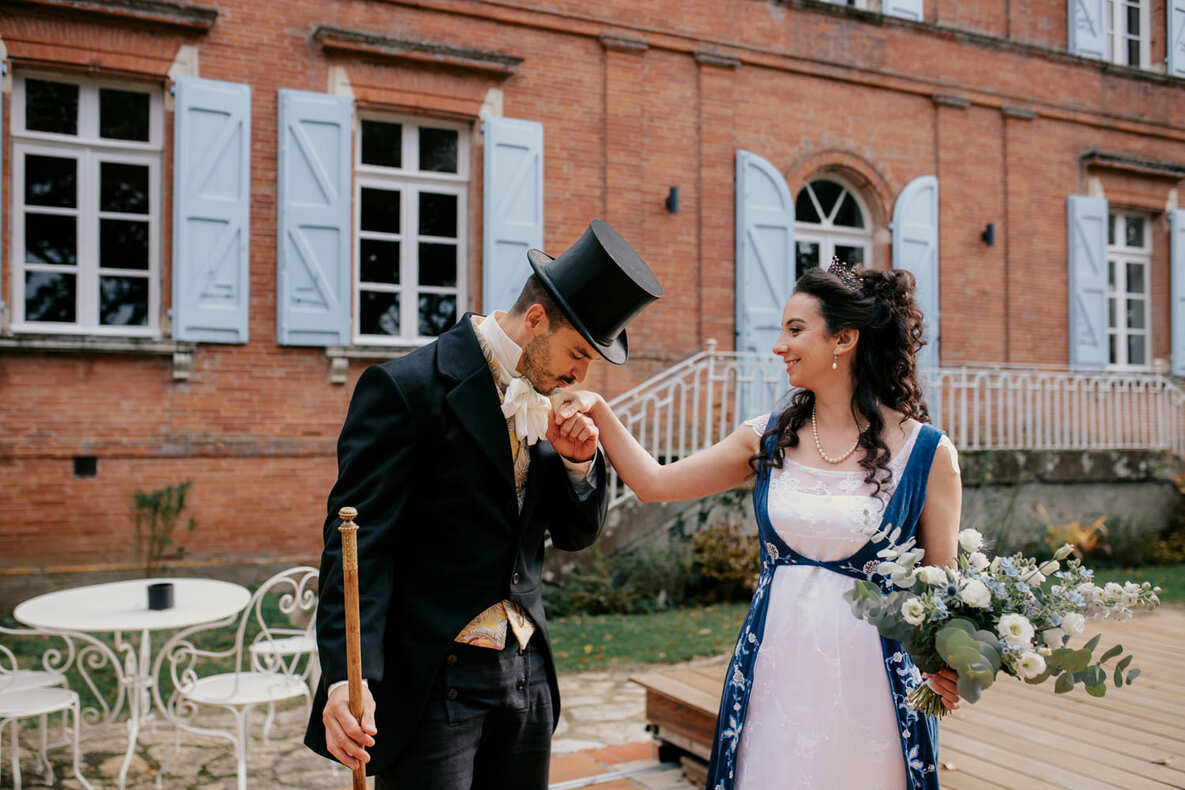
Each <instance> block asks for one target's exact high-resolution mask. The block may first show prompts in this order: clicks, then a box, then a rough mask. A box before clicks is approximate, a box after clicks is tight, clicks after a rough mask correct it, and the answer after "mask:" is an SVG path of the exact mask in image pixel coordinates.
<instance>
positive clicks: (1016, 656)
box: [844, 525, 1160, 717]
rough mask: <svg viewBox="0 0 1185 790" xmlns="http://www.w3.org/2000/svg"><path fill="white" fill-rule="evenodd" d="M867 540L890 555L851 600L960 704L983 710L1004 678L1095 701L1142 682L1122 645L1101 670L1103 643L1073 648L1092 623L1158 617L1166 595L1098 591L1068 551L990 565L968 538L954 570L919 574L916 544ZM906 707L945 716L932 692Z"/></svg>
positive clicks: (875, 531) (1130, 586)
mask: <svg viewBox="0 0 1185 790" xmlns="http://www.w3.org/2000/svg"><path fill="white" fill-rule="evenodd" d="M868 532H869V533H870V534H871V537H872V540H873V541H881V540H887V544H888V545H887V547H886V548H885V549H883V550H881V551H880V552H879V553H878V555H877V556H878V557H879V558H880V562H879V563H869V564H868V566H866V567H865V572H866V573H868V576H869V579H870V581H857V582H856V583H855V586H854V587H853V588H852V589H851V590H850V591H848V592H847V593H845V594H844V598H845V599H846V600H848V601H849V602H850V603H851V605H852V611H853V612H854V613H855V614H856V616H857V617H860V618H862V619H865V620H867V621H868V622H870V623H872V624H873V625H875V626H876V627H877V629H878V630H879V631H880V633H881V636H883V637H885V638H887V639H896V640H898V641H899V642H901V645H902V647H903V649H904V650H905V651H907V652H908V653H909V655H910V657H911V658H912V659H913V661H914V664H915V665H916V666H917V667H918V668H919V669H920V670H921V671H923V672H928V673H935V672H938V671H939V670H941V669H942V668H944V667H950V668H951V669H953V670H954V671H955V672H957V673H958V676H959V680H958V689H959V696H960V697H962V698H963V699H965V700H967V701H968V702H972V703H974V702H976V701H977V700H978V699H979V697H980V694H981V693H982V692H983V690H984V689H986V688H988V687H989V686H991V685H992V683H993V682H995V679H996V676H997V674H998V673H999V672H1001V671H1003V672H1006V673H1007V674H1009V675H1013V676H1014V677H1017V678H1020V679H1022V680H1024V681H1025V682H1026V683H1030V684H1037V683H1043V682H1045V681H1046V680H1048V679H1049V678H1056V681H1055V686H1054V690H1055V691H1056V692H1058V693H1065V692H1068V691H1070V690H1072V689H1073V688H1074V687H1075V686H1076V685H1077V684H1079V683H1081V684H1082V685H1083V686H1084V687H1085V688H1086V691H1087V693H1089V694H1091V695H1092V696H1095V697H1101V696H1103V695H1104V694H1105V693H1106V691H1107V680H1108V678H1110V679H1111V680H1112V682H1113V683H1114V685H1115V687H1116V688H1119V687H1121V686H1123V685H1125V684H1130V683H1131V682H1132V681H1133V680H1135V679H1136V676H1137V675H1139V674H1140V670H1138V669H1133V668H1129V667H1130V666H1131V662H1132V656H1131V655H1126V656H1123V647H1122V646H1121V645H1115V646H1114V647H1111V648H1109V649H1107V650H1106V651H1104V652H1102V654H1101V655H1099V656H1098V658H1097V660H1096V658H1095V650H1096V648H1098V644H1099V636H1095V637H1094V638H1093V639H1091V640H1090V641H1088V642H1087V643H1086V644H1084V645H1083V646H1082V647H1080V648H1077V649H1073V648H1069V647H1067V646H1066V643H1067V641H1068V640H1069V639H1070V637H1073V636H1077V635H1078V634H1080V633H1082V631H1083V630H1084V629H1085V627H1086V620H1087V618H1091V617H1098V618H1127V617H1130V616H1131V612H1132V611H1133V610H1134V609H1151V608H1154V607H1156V606H1157V605H1159V604H1160V600H1159V598H1158V597H1157V593H1159V592H1160V588H1159V587H1152V586H1151V585H1150V584H1148V583H1147V582H1145V583H1143V584H1136V583H1134V582H1130V581H1129V582H1125V583H1124V584H1122V585H1121V584H1117V583H1115V582H1108V583H1107V584H1105V585H1103V586H1102V587H1100V586H1098V585H1096V584H1095V583H1094V582H1093V581H1091V579H1092V578H1093V576H1094V573H1093V571H1091V570H1089V569H1087V568H1084V567H1082V562H1081V561H1080V560H1078V559H1076V558H1070V559H1068V560H1067V557H1070V555H1071V554H1072V553H1073V550H1074V549H1073V547H1072V546H1070V545H1069V544H1066V545H1064V546H1062V547H1061V548H1060V549H1058V550H1057V552H1056V553H1054V555H1053V558H1052V559H1050V560H1047V561H1045V562H1038V561H1037V560H1036V559H1034V558H1032V557H1026V556H1024V555H1023V554H1014V555H1012V556H1010V557H995V558H989V557H988V555H987V554H986V553H985V552H984V550H983V549H984V545H983V536H982V535H980V533H979V532H977V531H976V530H973V529H965V530H963V531H962V532H960V533H959V549H958V567H957V568H951V567H936V566H925V567H918V565H917V563H918V562H919V561H920V560H921V559H922V555H923V551H922V549H920V548H917V545H916V541H914V540H913V539H912V538H911V539H910V540H908V541H905V542H901V543H899V542H898V541H899V539H900V533H901V531H900V529H895V528H893V527H892V525H886V526H884V527H883V528H878V527H876V526H873V527H870V528H869V530H868ZM1120 656H1122V657H1120ZM1116 658H1118V659H1119V660H1118V661H1116V662H1115V663H1114V664H1113V665H1111V666H1104V665H1106V664H1107V663H1108V662H1110V661H1112V660H1113V659H1116ZM909 702H910V704H911V705H912V706H913V707H914V708H915V709H916V710H918V711H921V712H922V713H925V714H928V715H937V716H939V717H941V716H943V715H945V714H946V712H947V710H946V708H945V707H944V706H943V704H942V698H941V697H940V696H939V695H938V693H937V692H935V691H934V690H933V689H931V688H930V687H929V686H928V685H926V684H922V685H920V686H919V687H918V688H917V689H915V690H914V691H913V692H912V693H911V694H910V696H909Z"/></svg>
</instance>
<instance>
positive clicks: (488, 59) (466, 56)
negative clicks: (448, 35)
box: [312, 25, 523, 78]
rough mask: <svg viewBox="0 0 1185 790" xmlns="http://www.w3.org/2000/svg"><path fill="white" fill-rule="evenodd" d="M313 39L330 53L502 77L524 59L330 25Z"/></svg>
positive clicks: (516, 67) (321, 27)
mask: <svg viewBox="0 0 1185 790" xmlns="http://www.w3.org/2000/svg"><path fill="white" fill-rule="evenodd" d="M312 39H313V41H315V42H316V43H317V44H319V45H320V46H321V49H322V50H323V51H325V52H327V53H333V54H338V55H352V56H358V57H364V58H367V59H371V60H381V61H387V62H401V63H411V64H417V65H424V66H443V67H446V68H452V69H460V70H463V71H473V72H479V73H482V74H487V75H492V76H495V77H500V78H506V77H510V76H512V75H514V74H515V72H517V71H518V67H519V64H521V63H522V62H523V59H522V58H520V57H517V56H515V55H507V54H504V53H501V52H492V51H489V50H482V49H471V48H469V47H457V46H453V45H451V44H442V43H438V42H434V41H424V40H422V39H413V38H396V37H393V36H384V35H380V34H377V33H367V32H365V31H361V30H347V29H345V28H339V27H332V26H330V25H320V26H318V27H317V28H315V29H314V30H313V34H312Z"/></svg>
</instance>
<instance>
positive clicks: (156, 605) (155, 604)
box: [148, 582, 173, 609]
mask: <svg viewBox="0 0 1185 790" xmlns="http://www.w3.org/2000/svg"><path fill="white" fill-rule="evenodd" d="M148 608H149V609H172V608H173V583H172V582H157V583H156V584H150V585H148Z"/></svg>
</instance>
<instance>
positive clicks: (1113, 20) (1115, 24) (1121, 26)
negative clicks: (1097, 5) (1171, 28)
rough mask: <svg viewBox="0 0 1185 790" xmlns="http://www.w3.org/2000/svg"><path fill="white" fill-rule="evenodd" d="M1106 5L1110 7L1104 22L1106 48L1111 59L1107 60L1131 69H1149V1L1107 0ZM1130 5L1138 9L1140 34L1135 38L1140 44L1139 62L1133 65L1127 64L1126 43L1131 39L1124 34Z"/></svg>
mask: <svg viewBox="0 0 1185 790" xmlns="http://www.w3.org/2000/svg"><path fill="white" fill-rule="evenodd" d="M1107 3H1108V4H1109V5H1110V6H1111V14H1110V17H1109V18H1108V19H1106V20H1104V24H1105V27H1106V32H1105V35H1106V38H1107V48H1108V49H1109V50H1110V51H1111V57H1110V58H1108V59H1107V60H1109V61H1110V62H1111V63H1117V64H1119V65H1121V66H1130V67H1131V68H1140V69H1148V68H1151V60H1152V55H1151V52H1150V50H1151V49H1152V47H1151V31H1150V30H1149V23H1150V19H1149V16H1150V14H1149V8H1148V7H1149V5H1150V3H1149V0H1107ZM1132 5H1135V6H1139V9H1140V34H1139V36H1137V37H1135V38H1136V40H1138V41H1139V42H1140V62H1139V63H1138V64H1134V65H1133V64H1131V63H1128V62H1127V41H1128V39H1129V38H1133V37H1132V36H1129V35H1128V34H1127V33H1126V32H1124V31H1125V30H1126V28H1127V13H1126V12H1127V7H1128V6H1132ZM1106 13H1107V12H1106V9H1104V11H1103V14H1104V15H1106ZM1121 45H1122V46H1121Z"/></svg>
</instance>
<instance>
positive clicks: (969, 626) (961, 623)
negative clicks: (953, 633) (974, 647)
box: [942, 617, 978, 636]
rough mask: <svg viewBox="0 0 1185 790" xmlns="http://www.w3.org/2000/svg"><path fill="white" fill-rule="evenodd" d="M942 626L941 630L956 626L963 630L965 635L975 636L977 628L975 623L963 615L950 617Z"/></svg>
mask: <svg viewBox="0 0 1185 790" xmlns="http://www.w3.org/2000/svg"><path fill="white" fill-rule="evenodd" d="M942 628H943V630H946V629H947V628H957V629H959V630H960V631H965V632H966V633H967V636H975V632H976V630H978V629H976V627H975V623H973V622H971V621H970V620H968V619H966V618H965V617H954V618H951V619H950V620H947V621H946V624H945V625H943V626H942Z"/></svg>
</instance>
